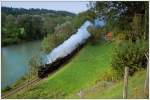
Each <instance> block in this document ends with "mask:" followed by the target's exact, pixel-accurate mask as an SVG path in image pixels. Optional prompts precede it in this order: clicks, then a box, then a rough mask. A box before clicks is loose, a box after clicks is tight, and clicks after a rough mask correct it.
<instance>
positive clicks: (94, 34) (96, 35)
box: [88, 26, 103, 45]
mask: <svg viewBox="0 0 150 100" xmlns="http://www.w3.org/2000/svg"><path fill="white" fill-rule="evenodd" d="M88 31H89V32H90V33H91V38H90V39H91V40H90V41H91V43H92V45H94V44H96V42H97V41H98V40H100V39H101V38H102V33H103V32H102V28H96V27H92V26H91V27H88Z"/></svg>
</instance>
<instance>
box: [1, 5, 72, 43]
mask: <svg viewBox="0 0 150 100" xmlns="http://www.w3.org/2000/svg"><path fill="white" fill-rule="evenodd" d="M72 16H74V14H72V13H69V12H65V11H53V10H45V9H29V10H27V9H22V8H21V9H19V8H7V7H2V46H6V45H9V44H16V43H20V42H25V41H31V40H39V39H42V38H43V37H45V36H46V35H47V34H49V33H54V28H55V27H56V26H57V24H62V23H64V22H65V21H67V20H71V19H72Z"/></svg>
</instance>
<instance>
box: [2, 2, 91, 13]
mask: <svg viewBox="0 0 150 100" xmlns="http://www.w3.org/2000/svg"><path fill="white" fill-rule="evenodd" d="M87 4H88V1H42V2H41V1H3V2H1V5H2V6H5V7H13V8H26V9H29V8H44V9H50V10H61V11H62V10H63V11H69V12H73V13H76V14H78V13H80V12H82V11H86V10H87V9H88V8H87Z"/></svg>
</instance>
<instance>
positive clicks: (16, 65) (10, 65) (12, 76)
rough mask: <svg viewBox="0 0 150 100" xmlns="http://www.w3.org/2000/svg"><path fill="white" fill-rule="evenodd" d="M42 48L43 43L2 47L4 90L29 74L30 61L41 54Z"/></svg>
mask: <svg viewBox="0 0 150 100" xmlns="http://www.w3.org/2000/svg"><path fill="white" fill-rule="evenodd" d="M40 47H41V41H34V42H28V43H23V44H18V45H12V46H7V47H2V49H1V59H2V60H1V61H2V63H1V64H2V65H1V73H2V74H1V76H2V79H1V86H2V88H4V87H6V86H7V85H10V84H12V83H14V82H15V81H16V80H18V79H19V78H21V77H22V76H23V75H25V74H26V73H27V72H28V61H29V59H30V58H31V57H32V56H33V55H37V54H40V53H41V51H40Z"/></svg>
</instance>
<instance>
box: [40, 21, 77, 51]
mask: <svg viewBox="0 0 150 100" xmlns="http://www.w3.org/2000/svg"><path fill="white" fill-rule="evenodd" d="M73 32H74V29H73V26H72V24H71V23H70V22H68V21H67V22H65V23H63V24H61V25H57V26H56V27H55V32H54V34H48V35H47V36H46V37H45V38H44V40H43V41H42V50H43V51H44V52H45V53H49V52H50V51H51V50H52V49H53V48H55V47H56V46H58V45H59V44H61V43H62V42H63V41H64V40H66V39H68V38H69V37H70V36H71V35H72V34H73Z"/></svg>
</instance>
